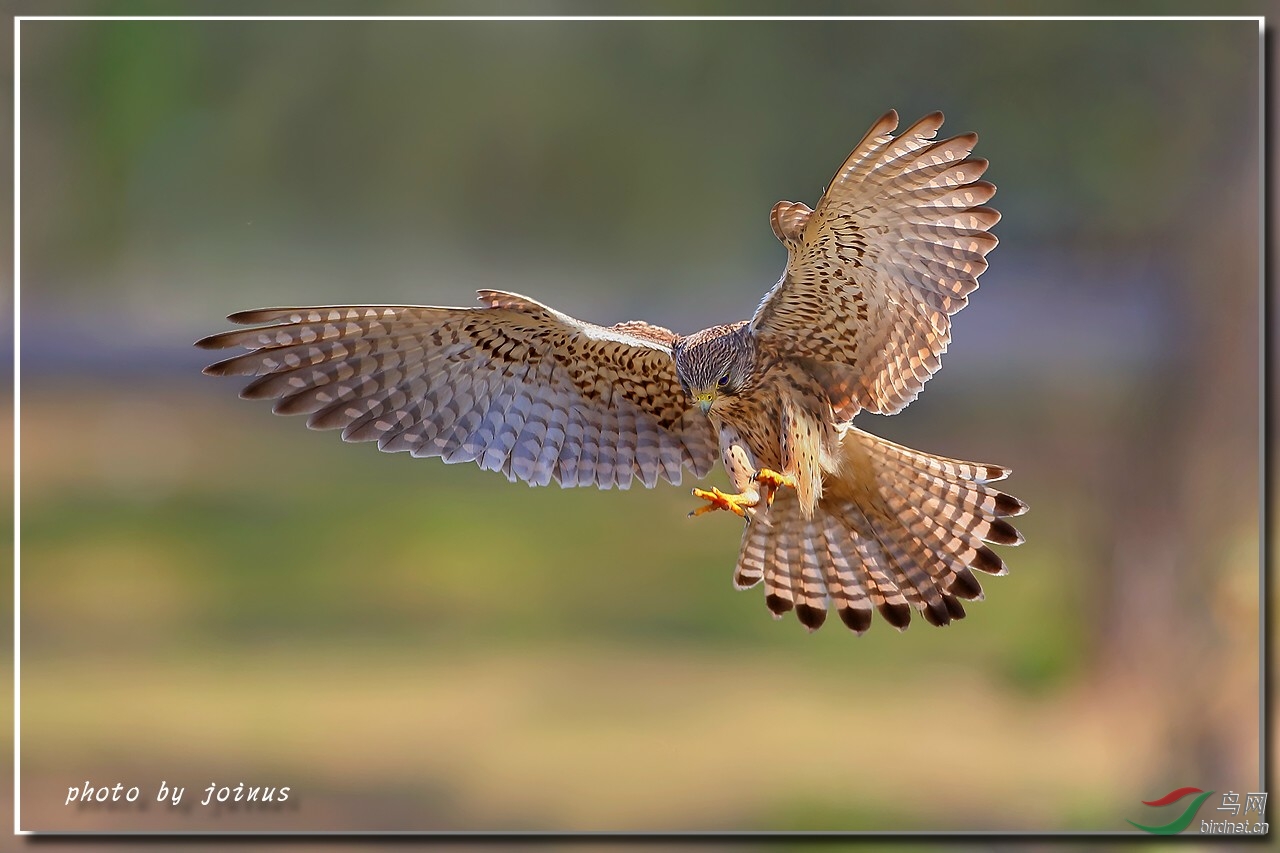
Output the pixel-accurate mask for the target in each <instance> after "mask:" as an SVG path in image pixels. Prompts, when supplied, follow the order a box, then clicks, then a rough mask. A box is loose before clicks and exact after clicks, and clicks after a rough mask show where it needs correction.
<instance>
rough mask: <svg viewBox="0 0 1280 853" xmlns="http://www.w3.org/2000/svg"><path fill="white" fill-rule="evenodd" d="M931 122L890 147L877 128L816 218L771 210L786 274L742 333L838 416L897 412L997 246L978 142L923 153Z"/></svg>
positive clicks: (927, 370)
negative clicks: (807, 377) (811, 380)
mask: <svg viewBox="0 0 1280 853" xmlns="http://www.w3.org/2000/svg"><path fill="white" fill-rule="evenodd" d="M942 120H943V117H942V114H941V113H931V114H929V115H927V116H925V117H924V118H922V119H920V120H919V121H918V122H916V123H915V124H914V125H912V126H911V127H909V128H908V129H907V130H905V131H904V132H902V133H901V134H900V135H898V136H893V135H892V134H893V131H894V129H895V128H896V127H897V124H898V117H897V114H896V113H894V112H892V111H891V112H889V113H887V114H886V115H884V116H882V117H881V118H880V119H879V120H878V121H877V122H876V123H875V124H874V125H872V127H871V130H869V131H868V132H867V135H866V136H864V137H863V139H862V141H861V142H860V143H859V144H858V145H857V147H855V148H854V150H853V153H851V154H850V155H849V157H848V158H847V159H846V160H845V162H844V164H843V165H842V166H841V167H840V170H839V171H837V172H836V175H835V177H834V178H833V179H832V181H831V185H830V186H829V187H828V188H827V191H826V192H825V193H824V194H823V196H822V199H821V200H820V201H819V202H818V205H817V207H815V208H814V209H813V210H812V211H810V210H809V209H808V208H807V207H805V206H804V205H802V204H799V203H796V202H779V204H778V205H776V206H775V207H774V210H773V212H772V214H771V222H772V224H773V228H774V233H775V234H777V235H778V238H779V239H780V240H782V242H783V243H784V244H785V245H786V246H787V252H788V258H787V267H786V270H785V271H784V272H783V275H782V278H781V279H780V280H779V281H778V283H777V284H776V285H775V286H774V287H773V289H772V290H770V291H769V293H768V294H766V295H765V297H764V300H763V301H762V302H761V303H760V307H759V308H758V309H757V311H756V314H755V317H754V318H753V319H752V321H751V328H752V331H753V332H754V333H755V335H756V337H757V341H758V342H759V344H760V345H762V346H764V347H765V348H767V349H769V350H772V351H773V352H774V353H776V354H778V355H779V356H782V357H792V358H796V359H800V360H803V361H804V362H805V363H806V365H807V366H809V367H810V368H811V370H812V372H813V373H814V375H815V376H817V377H818V378H819V381H821V382H822V383H823V385H824V387H825V388H826V390H827V393H828V395H829V396H830V398H831V402H832V405H833V407H834V409H835V411H836V413H837V416H838V417H840V418H841V419H842V420H848V419H849V418H852V417H853V415H855V414H856V413H857V412H858V411H859V410H860V409H868V410H870V411H873V412H878V413H881V414H892V413H894V412H897V411H899V410H900V409H902V408H903V407H904V406H906V405H907V404H908V403H910V402H911V401H912V400H914V399H915V398H916V395H917V394H919V392H920V389H921V388H922V387H923V386H924V384H925V383H926V382H927V381H928V380H929V378H930V377H931V376H932V375H933V374H934V373H935V372H936V371H937V370H938V368H939V367H940V365H941V361H940V356H941V355H942V354H943V353H944V352H946V349H947V346H948V344H949V343H950V341H951V320H950V318H951V315H953V314H955V313H956V312H957V311H959V310H960V309H961V308H963V307H964V306H965V305H966V304H968V296H969V294H970V293H972V292H973V290H974V289H975V288H977V286H978V277H979V276H980V275H982V273H983V272H984V271H985V270H986V268H987V261H986V255H987V253H988V252H990V251H991V250H992V249H993V248H995V246H996V243H997V240H996V238H995V236H994V235H992V234H990V233H988V229H989V228H991V227H992V226H993V225H995V224H996V222H998V221H999V219H1000V214H999V213H997V212H996V211H995V210H993V209H991V208H989V207H986V206H985V203H986V202H987V201H988V200H990V198H991V197H992V195H993V194H994V193H995V186H993V185H992V184H990V183H988V182H986V181H983V180H981V177H982V175H983V173H984V172H985V171H986V169H987V161H986V160H983V159H980V158H974V157H970V153H971V152H972V151H973V147H974V145H976V144H977V141H978V137H977V136H976V135H975V134H972V133H966V134H960V135H958V136H953V137H949V138H947V139H942V140H938V141H934V137H935V136H936V134H937V131H938V129H939V128H940V127H941V126H942Z"/></svg>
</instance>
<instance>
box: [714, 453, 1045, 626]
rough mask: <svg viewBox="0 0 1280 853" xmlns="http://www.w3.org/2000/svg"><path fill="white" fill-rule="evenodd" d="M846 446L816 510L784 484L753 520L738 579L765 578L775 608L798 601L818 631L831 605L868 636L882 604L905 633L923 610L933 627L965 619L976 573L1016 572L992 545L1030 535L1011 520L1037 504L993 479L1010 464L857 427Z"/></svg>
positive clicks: (975, 593)
mask: <svg viewBox="0 0 1280 853" xmlns="http://www.w3.org/2000/svg"><path fill="white" fill-rule="evenodd" d="M841 453H842V454H843V455H844V460H843V461H844V464H843V465H842V466H841V467H840V468H839V471H840V473H839V474H838V475H828V480H827V482H826V483H825V484H824V485H823V496H822V499H821V500H820V501H819V502H818V505H817V506H816V507H815V511H814V512H813V514H812V516H810V517H806V515H805V513H803V511H802V505H801V502H800V501H799V500H798V499H797V496H796V494H795V493H794V492H790V491H784V492H781V493H779V495H778V497H777V500H776V501H775V502H774V505H773V506H772V507H770V508H768V509H765V508H763V507H761V509H760V511H759V512H758V513H757V515H756V516H755V517H754V518H752V519H751V521H750V522H749V523H748V525H747V529H746V531H745V533H744V534H743V539H742V548H741V552H740V554H739V558H738V565H737V569H736V571H735V573H734V585H735V586H736V587H738V588H739V589H745V588H747V587H750V586H754V585H756V584H758V583H760V582H761V581H762V580H763V582H764V586H765V602H766V605H767V606H768V608H769V610H770V611H771V612H772V613H773V614H774V616H775V617H779V618H780V617H781V616H782V615H783V614H785V613H786V612H787V611H789V610H794V611H795V612H796V616H797V618H798V619H799V620H800V622H801V623H802V624H804V625H805V626H806V627H807V628H808V629H809V630H810V631H813V630H816V629H817V628H818V627H820V626H821V625H822V624H823V623H824V621H825V620H826V615H827V608H828V602H830V606H832V607H834V608H835V609H836V611H837V613H838V614H839V616H840V620H841V621H842V622H843V623H844V624H845V625H846V626H847V627H848V628H849V629H850V630H852V631H854V632H855V633H858V634H861V633H863V632H864V631H866V630H867V628H869V627H870V624H871V622H872V616H871V612H872V610H873V609H875V610H879V611H880V614H881V616H882V617H883V618H884V620H885V621H886V622H888V623H889V624H891V625H893V626H894V627H896V628H898V629H900V630H902V629H905V628H906V627H907V626H908V625H909V624H910V621H911V611H912V610H913V609H914V610H919V611H921V614H922V615H923V617H924V619H925V621H927V622H929V623H930V624H933V625H939V626H941V625H947V624H949V623H951V622H953V621H955V620H958V619H963V618H964V617H965V610H964V606H963V605H962V604H961V599H964V600H981V599H982V598H983V591H982V585H981V584H980V583H979V582H978V580H977V578H976V577H975V575H974V570H977V571H981V572H983V573H985V574H993V575H1000V574H1004V573H1005V572H1006V571H1007V568H1006V567H1005V565H1004V562H1003V561H1002V560H1001V559H1000V557H999V556H997V555H996V553H995V552H994V551H992V550H991V548H990V547H988V546H987V544H985V543H987V542H991V543H996V544H1002V545H1017V544H1020V543H1021V542H1022V541H1023V537H1022V534H1021V533H1019V532H1018V531H1017V530H1016V529H1015V528H1014V527H1013V525H1011V524H1009V523H1008V522H1007V521H1005V520H1004V519H1005V518H1008V517H1011V516H1017V515H1021V514H1022V513H1024V512H1026V511H1027V505H1026V504H1025V503H1023V502H1022V501H1020V500H1018V499H1017V498H1014V497H1012V496H1011V495H1008V494H1006V493H1004V492H1001V491H998V490H996V489H993V488H990V487H989V486H988V485H987V484H988V483H990V482H992V481H994V480H998V479H1002V478H1003V477H1005V476H1007V475H1008V473H1009V471H1008V469H1006V468H1001V467H999V466H995V465H985V464H981V463H975V462H964V461H961V460H957V459H949V458H946V457H941V456H932V455H930V454H926V453H921V452H919V451H915V450H911V449H910V448H906V447H902V446H901V445H897V444H893V443H892V442H888V441H884V440H882V439H879V438H876V437H874V436H871V435H868V434H867V433H864V432H861V431H860V430H855V429H849V430H848V431H847V432H846V434H845V436H844V440H843V442H842V444H841Z"/></svg>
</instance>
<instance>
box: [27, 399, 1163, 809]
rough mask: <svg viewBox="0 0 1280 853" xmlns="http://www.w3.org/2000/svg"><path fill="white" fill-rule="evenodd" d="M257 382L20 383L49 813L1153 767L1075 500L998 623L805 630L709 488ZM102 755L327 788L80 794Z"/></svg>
mask: <svg viewBox="0 0 1280 853" xmlns="http://www.w3.org/2000/svg"><path fill="white" fill-rule="evenodd" d="M219 390H225V391H227V392H228V393H226V394H225V396H224V397H221V398H220V397H219V395H218V391H219ZM229 392H230V388H227V389H214V390H213V391H212V392H210V393H208V394H199V393H192V392H191V391H190V390H189V389H185V388H173V389H171V388H150V389H146V390H145V392H144V393H140V394H134V393H132V392H127V391H123V390H112V389H89V388H85V387H66V388H44V389H39V390H34V391H32V392H30V393H28V394H27V395H25V396H24V405H23V424H24V437H23V438H24V440H23V491H22V499H23V515H22V534H23V554H22V556H23V564H22V570H23V636H24V645H23V660H24V665H25V669H24V683H23V689H24V694H23V698H24V708H23V710H24V723H25V725H24V732H23V744H24V779H25V780H26V782H25V791H24V809H29V811H26V816H27V819H26V825H27V826H28V827H30V828H37V827H41V826H43V827H54V826H59V827H71V826H80V827H85V828H89V827H101V826H106V825H111V826H118V827H126V826H146V827H148V828H157V827H159V826H171V827H173V828H186V829H191V828H198V827H200V826H216V827H221V828H230V827H232V826H235V827H259V828H273V829H282V828H309V829H319V828H348V829H349V828H369V829H373V828H383V829H386V828H433V827H434V828H443V827H452V828H477V829H478V828H494V829H512V828H543V829H560V828H564V829H592V828H596V829H598V828H635V829H679V828H699V829H769V828H782V829H785V828H801V827H803V828H830V829H896V828H933V829H960V828H965V829H989V828H1028V829H1030V828H1036V829H1045V828H1052V827H1064V828H1065V827H1075V828H1092V829H1111V828H1123V825H1122V824H1120V823H1119V821H1120V820H1121V815H1119V814H1118V812H1117V811H1116V807H1115V806H1114V804H1115V803H1117V802H1128V801H1129V800H1132V799H1133V797H1132V793H1133V792H1134V791H1138V790H1143V791H1145V790H1146V787H1144V780H1145V778H1146V774H1148V773H1149V772H1150V770H1151V768H1152V766H1153V764H1154V763H1156V761H1157V757H1158V755H1157V753H1158V749H1159V747H1158V744H1157V742H1156V738H1157V733H1156V732H1153V731H1151V730H1150V728H1149V726H1147V720H1148V719H1149V718H1150V716H1151V714H1152V711H1153V709H1152V707H1151V706H1150V704H1149V703H1150V701H1151V700H1150V697H1148V696H1146V695H1145V694H1142V693H1135V694H1126V693H1124V692H1115V693H1109V694H1105V695H1102V694H1099V693H1098V692H1097V691H1096V689H1095V686H1093V685H1091V684H1090V682H1089V681H1088V680H1082V679H1079V678H1077V677H1075V676H1077V675H1079V674H1080V667H1081V665H1082V661H1083V658H1082V657H1081V655H1082V652H1081V648H1082V646H1083V645H1084V644H1082V643H1080V642H1079V639H1080V637H1081V635H1082V632H1083V631H1085V630H1086V628H1085V623H1084V622H1083V621H1082V616H1081V609H1080V608H1079V607H1077V606H1075V602H1073V600H1072V598H1071V594H1072V590H1074V589H1078V588H1079V585H1078V584H1075V583H1068V582H1064V578H1067V577H1070V576H1071V573H1072V571H1073V569H1074V567H1073V566H1072V565H1070V564H1069V562H1068V561H1069V560H1070V559H1071V553H1072V552H1071V549H1070V547H1069V539H1070V535H1071V530H1070V522H1069V520H1070V518H1071V513H1070V511H1069V510H1070V506H1068V505H1064V506H1061V507H1055V506H1051V505H1039V506H1037V507H1036V508H1035V511H1034V512H1033V514H1031V515H1029V516H1027V517H1026V518H1024V519H1020V521H1024V522H1026V524H1024V525H1022V526H1023V527H1024V529H1026V530H1027V532H1028V533H1029V535H1030V543H1029V544H1028V545H1027V546H1024V547H1022V548H1019V549H1016V550H1006V552H1005V554H1006V556H1007V558H1008V560H1009V563H1010V565H1011V567H1012V570H1011V573H1010V574H1009V576H1007V577H1004V578H993V579H990V580H989V581H987V582H986V584H985V585H986V587H987V590H988V596H987V600H986V601H985V602H975V603H974V604H973V605H972V606H970V607H969V613H970V616H969V618H968V619H966V620H964V621H962V622H959V623H957V624H954V625H952V626H950V627H948V628H946V629H942V630H940V629H935V628H932V627H931V626H929V625H927V624H925V623H924V622H923V621H922V620H919V619H917V620H915V621H914V622H913V625H912V627H911V628H910V630H908V631H907V632H905V633H903V634H899V633H898V632H896V631H893V630H891V629H889V628H888V627H887V626H886V625H885V624H884V623H882V622H877V623H876V624H875V625H874V626H873V628H872V630H871V631H870V632H869V633H868V634H867V635H866V636H864V637H861V638H856V637H854V636H852V635H850V634H849V633H848V632H846V631H844V630H842V628H841V626H840V625H839V623H838V622H837V623H833V624H831V625H828V626H826V627H825V628H824V629H823V630H821V631H819V632H817V633H815V634H812V635H810V634H807V633H806V632H805V631H804V630H803V629H802V628H801V626H800V625H799V624H798V623H796V622H795V621H794V620H793V619H785V620H782V621H780V622H775V621H773V620H772V619H770V618H769V617H768V615H767V611H765V609H764V606H763V603H762V601H761V595H760V591H759V590H751V591H748V592H745V593H735V592H734V591H733V589H732V586H731V584H730V573H731V569H732V565H733V562H734V555H735V553H736V548H737V540H738V537H739V535H740V530H741V528H740V526H739V524H738V523H737V522H736V521H735V520H733V519H730V518H728V517H727V516H723V517H711V518H701V519H697V520H692V521H691V520H689V519H686V518H685V517H684V516H685V513H686V512H687V510H688V509H689V508H690V507H691V506H692V499H691V498H690V496H689V495H688V493H687V491H686V490H685V489H684V488H679V489H676V488H670V487H668V488H662V489H657V490H653V491H647V490H644V489H639V488H637V489H633V490H631V491H629V492H626V493H616V492H612V493H600V492H596V491H593V490H560V489H557V488H554V487H553V488H550V489H538V490H535V489H529V488H527V487H525V486H523V485H521V484H508V483H505V482H504V481H503V480H502V479H501V478H500V477H498V476H496V475H494V474H490V473H484V472H481V471H479V470H477V469H476V468H475V467H474V466H471V465H459V466H445V465H443V464H441V463H440V462H438V461H436V460H412V459H410V458H408V457H406V456H404V455H387V454H379V453H377V452H376V451H375V450H374V449H373V448H372V447H369V446H344V445H342V443H341V442H340V441H338V439H337V437H336V436H334V435H324V434H315V433H310V432H308V431H307V430H305V429H303V427H302V424H301V423H300V422H297V421H295V422H292V423H289V422H285V421H283V420H280V419H274V418H272V417H271V416H270V415H269V414H268V413H267V411H266V408H265V407H263V406H254V405H250V404H247V403H243V402H240V401H236V400H235V399H234V396H233V395H232V394H231V393H229ZM144 400H146V401H148V402H144ZM157 401H165V402H157ZM86 412H88V413H91V417H89V418H87V419H86V416H85V413H86ZM719 476H722V475H719ZM1015 491H1016V489H1015ZM1055 520H1056V521H1055ZM1064 520H1066V521H1064ZM1064 524H1065V525H1066V526H1065V527H1064V526H1062V525H1064ZM1055 525H1056V526H1055ZM233 777H234V778H233ZM86 779H89V780H93V781H94V782H95V784H98V783H103V784H105V783H108V782H110V783H114V781H117V779H118V780H119V781H125V782H129V780H133V783H134V784H139V785H141V786H142V787H143V789H144V791H145V790H146V789H147V788H148V787H149V786H155V785H158V783H159V781H160V780H161V779H166V780H169V781H170V783H173V781H175V780H178V781H179V782H180V783H181V784H184V785H186V786H188V787H189V788H190V789H192V790H190V791H189V796H194V795H195V793H196V791H195V790H194V789H202V788H203V787H204V786H205V785H207V784H209V783H210V782H214V781H217V782H219V784H222V783H223V782H226V783H229V784H234V783H235V782H237V781H244V782H246V783H247V784H291V785H294V786H296V787H295V790H296V791H297V795H296V801H295V802H294V804H293V805H292V806H288V807H278V808H272V809H266V810H255V811H249V810H239V811H226V810H224V811H220V812H216V813H211V812H207V811H205V810H201V809H193V810H192V811H191V812H179V813H176V814H170V813H168V812H161V813H156V812H155V811H154V809H155V806H154V805H153V806H152V809H153V811H150V812H148V813H147V814H145V815H139V814H137V813H134V812H132V811H129V810H121V809H115V810H110V811H104V810H100V809H96V808H79V809H76V808H72V809H67V808H64V807H63V806H62V803H63V800H64V798H65V796H66V787H67V786H68V785H71V784H83V782H84V781H85V780H86Z"/></svg>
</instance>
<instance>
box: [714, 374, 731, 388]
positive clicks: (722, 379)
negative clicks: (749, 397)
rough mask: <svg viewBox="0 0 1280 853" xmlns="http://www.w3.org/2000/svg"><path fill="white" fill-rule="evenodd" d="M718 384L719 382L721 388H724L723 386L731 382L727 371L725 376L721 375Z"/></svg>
mask: <svg viewBox="0 0 1280 853" xmlns="http://www.w3.org/2000/svg"><path fill="white" fill-rule="evenodd" d="M716 384H717V385H719V386H720V387H721V388H723V387H725V386H726V385H728V384H729V374H727V373H726V374H725V375H724V376H721V377H720V381H719V382H717V383H716Z"/></svg>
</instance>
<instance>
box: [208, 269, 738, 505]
mask: <svg viewBox="0 0 1280 853" xmlns="http://www.w3.org/2000/svg"><path fill="white" fill-rule="evenodd" d="M480 299H481V301H482V302H483V303H485V304H484V307H480V308H433V307H411V306H350V307H348V306H341V307H324V308H270V309H265V310H260V311H244V312H241V313H239V314H233V315H231V317H230V318H228V319H230V320H232V321H233V322H236V323H246V324H248V323H253V324H267V325H259V326H258V327H257V328H253V329H241V330H235V331H230V332H223V333H221V334H217V335H211V336H210V337H207V338H204V339H203V340H201V341H198V342H197V346H200V347H204V348H206V349H223V348H227V347H235V346H244V347H247V348H249V350H250V352H248V353H244V354H241V355H237V356H235V357H233V358H229V359H227V360H225V361H220V362H218V363H217V364H213V365H210V366H209V367H207V368H205V373H208V374H211V375H215V376H229V375H243V376H254V377H257V378H255V379H254V380H253V381H252V382H250V383H249V384H248V385H247V386H245V388H244V390H243V391H241V392H240V396H242V397H245V398H250V399H275V400H276V404H275V411H276V412H277V413H279V414H307V415H309V416H310V417H309V418H308V419H307V426H309V427H312V428H313V429H341V430H342V437H343V439H345V440H347V441H377V442H378V448H379V449H380V450H385V451H401V450H404V451H409V452H410V453H411V454H413V455H414V456H439V457H441V458H442V459H444V461H445V462H471V461H475V462H477V463H479V465H480V467H481V468H484V469H486V470H491V471H501V472H502V473H504V474H506V475H507V478H508V479H509V480H516V479H520V480H524V481H526V482H528V483H530V484H531V485H546V484H547V483H549V482H550V481H552V480H555V481H556V482H558V483H559V484H560V485H562V486H588V485H595V486H600V487H601V488H606V489H607V488H611V487H613V486H617V487H618V488H623V489H625V488H627V487H629V486H630V485H631V480H632V478H633V477H636V478H639V479H640V481H641V482H643V483H644V484H645V485H646V486H653V485H655V484H656V483H657V481H658V478H659V477H660V476H661V477H663V478H664V479H666V480H668V481H669V482H672V483H679V482H680V476H681V469H682V467H684V466H688V467H689V468H690V469H692V471H693V472H694V473H695V474H696V475H698V476H699V477H701V476H704V475H705V474H706V473H707V472H708V471H710V470H711V467H712V465H713V464H714V463H715V460H716V459H717V458H718V454H719V451H718V448H717V444H716V441H715V438H714V436H713V434H712V431H711V427H710V425H709V422H708V421H707V419H706V418H705V417H703V416H702V415H701V414H699V413H696V412H692V411H689V410H688V409H687V407H686V401H685V397H684V394H683V392H682V391H681V389H680V382H679V380H678V379H677V378H676V370H675V363H674V362H673V361H672V359H671V343H672V342H673V341H674V340H675V338H676V336H675V334H674V333H673V332H671V331H669V330H667V329H663V328H660V327H658V326H651V325H649V324H647V323H641V322H635V321H633V322H629V323H621V324H619V325H617V326H614V327H612V328H606V327H604V326H596V325H593V324H591V323H584V322H582V321H581V320H575V319H574V318H572V317H568V316H566V315H564V314H561V313H560V312H558V311H554V310H552V309H551V308H548V307H547V306H545V305H541V304H539V303H537V302H534V301H533V300H531V299H526V298H524V297H522V296H518V295H516V294H512V293H502V292H500V291H492V290H484V291H481V292H480Z"/></svg>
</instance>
